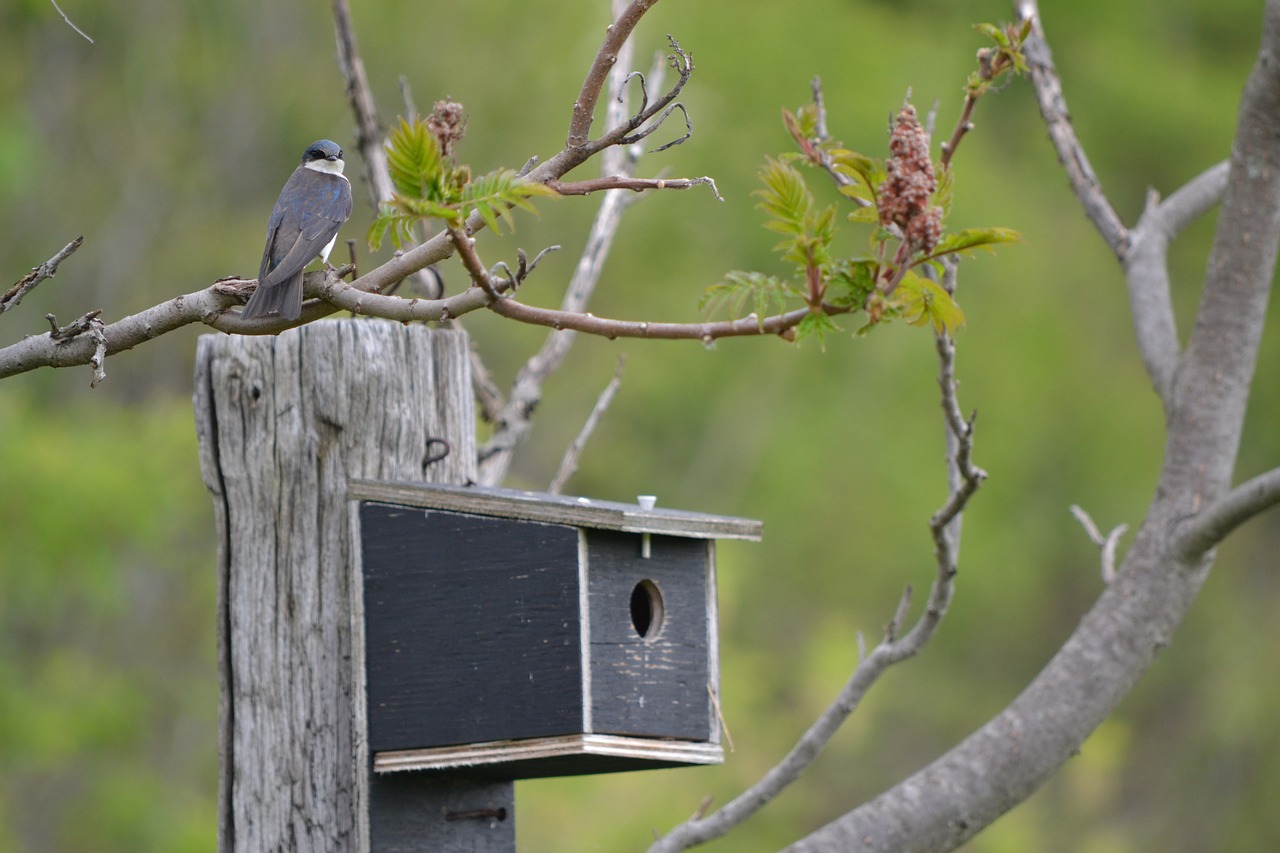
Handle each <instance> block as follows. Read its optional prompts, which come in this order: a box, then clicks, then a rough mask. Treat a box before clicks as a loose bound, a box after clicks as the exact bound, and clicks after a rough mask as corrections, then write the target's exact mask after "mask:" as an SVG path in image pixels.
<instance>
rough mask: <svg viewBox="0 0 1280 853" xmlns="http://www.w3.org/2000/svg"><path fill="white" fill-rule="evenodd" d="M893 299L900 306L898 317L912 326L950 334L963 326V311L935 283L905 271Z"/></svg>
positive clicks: (949, 295)
mask: <svg viewBox="0 0 1280 853" xmlns="http://www.w3.org/2000/svg"><path fill="white" fill-rule="evenodd" d="M894 298H895V300H896V301H897V302H898V303H899V304H900V305H901V306H902V317H903V319H904V320H906V321H907V322H908V323H910V324H911V325H913V326H925V325H932V326H933V330H934V332H935V333H937V334H942V333H943V332H946V333H947V334H954V333H955V330H956V329H958V328H959V327H960V326H963V325H964V312H963V311H961V310H960V306H959V305H957V304H956V302H955V300H954V299H952V298H951V294H949V293H947V292H946V291H945V290H943V289H942V288H941V287H940V286H939V285H938V284H937V282H933V281H930V280H929V279H927V278H924V277H922V276H918V275H916V274H915V273H911V272H908V273H907V274H906V275H905V276H903V277H902V281H901V282H900V283H899V284H898V288H897V290H895V291H894Z"/></svg>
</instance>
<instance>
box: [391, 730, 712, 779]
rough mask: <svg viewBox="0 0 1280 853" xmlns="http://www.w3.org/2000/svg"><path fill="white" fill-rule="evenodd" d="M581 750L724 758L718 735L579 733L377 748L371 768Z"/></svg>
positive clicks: (477, 764) (685, 760) (698, 760)
mask: <svg viewBox="0 0 1280 853" xmlns="http://www.w3.org/2000/svg"><path fill="white" fill-rule="evenodd" d="M583 755H588V756H599V757H601V758H606V759H608V758H614V759H619V760H620V761H619V766H626V767H629V766H631V765H632V762H633V761H634V760H640V761H644V762H645V764H646V766H656V764H657V763H659V762H667V763H669V764H670V766H678V765H686V764H719V763H720V762H722V761H723V760H724V750H723V749H721V747H720V742H719V738H717V739H716V740H715V741H714V742H709V743H688V742H684V741H673V740H663V739H660V738H638V737H620V736H617V735H586V734H583V735H565V736H562V737H547V738H530V739H527V740H501V741H492V742H490V743H470V744H463V745H460V746H456V747H440V748H437V749H408V750H396V751H391V752H379V753H375V754H374V759H373V769H374V770H375V771H376V772H378V773H390V772H394V771H397V770H446V769H450V768H457V767H469V768H477V769H482V768H483V767H485V766H486V765H492V764H510V763H512V762H522V763H527V764H528V765H530V766H532V765H533V764H536V763H539V762H547V763H550V762H554V761H556V760H557V759H563V758H569V759H576V757H577V756H583ZM597 766H598V765H597Z"/></svg>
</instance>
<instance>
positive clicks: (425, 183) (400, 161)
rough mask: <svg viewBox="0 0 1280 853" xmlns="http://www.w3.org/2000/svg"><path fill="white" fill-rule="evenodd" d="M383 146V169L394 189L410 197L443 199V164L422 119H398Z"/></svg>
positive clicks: (434, 141) (433, 139)
mask: <svg viewBox="0 0 1280 853" xmlns="http://www.w3.org/2000/svg"><path fill="white" fill-rule="evenodd" d="M386 150H387V170H388V171H389V172H390V173H391V183H392V184H393V185H394V186H395V188H396V192H398V193H400V194H401V195H403V196H407V197H410V198H430V199H434V200H437V201H440V200H444V199H443V198H442V196H443V194H444V192H443V190H444V183H445V181H444V178H445V172H446V171H447V164H446V163H445V160H444V157H443V156H441V154H440V146H439V145H438V144H437V143H436V139H435V137H434V136H432V135H431V132H430V131H429V130H428V129H427V123H426V122H425V121H422V120H421V119H418V120H416V121H414V122H413V123H410V122H408V121H406V120H404V119H403V118H402V119H400V126H399V127H397V128H396V129H395V130H393V131H392V132H391V136H390V137H389V138H388V139H387V146H386Z"/></svg>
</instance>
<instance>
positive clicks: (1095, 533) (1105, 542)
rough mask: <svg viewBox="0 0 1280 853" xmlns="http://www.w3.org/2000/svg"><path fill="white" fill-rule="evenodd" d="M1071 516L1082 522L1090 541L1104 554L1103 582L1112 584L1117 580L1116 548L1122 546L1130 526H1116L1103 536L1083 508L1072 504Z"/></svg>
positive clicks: (1081, 524)
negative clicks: (1122, 540) (1121, 543)
mask: <svg viewBox="0 0 1280 853" xmlns="http://www.w3.org/2000/svg"><path fill="white" fill-rule="evenodd" d="M1071 514H1072V515H1074V516H1075V517H1076V521H1078V522H1080V526H1081V527H1083V528H1084V532H1085V533H1086V534H1088V536H1089V541H1090V542H1092V543H1093V544H1094V545H1097V546H1098V550H1100V551H1101V552H1102V582H1103V583H1105V584H1110V583H1111V582H1112V581H1114V580H1115V579H1116V548H1117V547H1119V545H1120V537H1121V536H1123V535H1124V534H1125V533H1126V532H1128V530H1129V525H1127V524H1119V525H1116V526H1115V527H1114V528H1112V530H1111V532H1110V533H1108V534H1107V535H1106V536H1103V535H1102V531H1101V530H1099V529H1098V525H1096V524H1094V522H1093V517H1092V516H1090V515H1089V513H1088V512H1086V511H1085V510H1084V509H1083V508H1081V507H1079V506H1077V505H1075V504H1072V505H1071Z"/></svg>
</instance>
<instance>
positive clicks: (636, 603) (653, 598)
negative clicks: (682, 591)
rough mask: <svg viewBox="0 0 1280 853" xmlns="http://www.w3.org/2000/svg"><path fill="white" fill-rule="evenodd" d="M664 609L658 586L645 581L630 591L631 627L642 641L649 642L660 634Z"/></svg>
mask: <svg viewBox="0 0 1280 853" xmlns="http://www.w3.org/2000/svg"><path fill="white" fill-rule="evenodd" d="M664 612H665V608H664V607H663V604H662V593H661V592H660V591H659V590H658V585H657V584H656V583H654V582H653V581H651V580H648V579H645V580H642V581H640V583H638V584H636V585H635V588H634V589H633V590H631V626H632V627H633V628H635V629H636V633H637V634H639V635H640V638H641V639H642V640H646V641H651V640H655V639H657V637H658V634H660V633H661V632H662V620H663V615H664Z"/></svg>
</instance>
